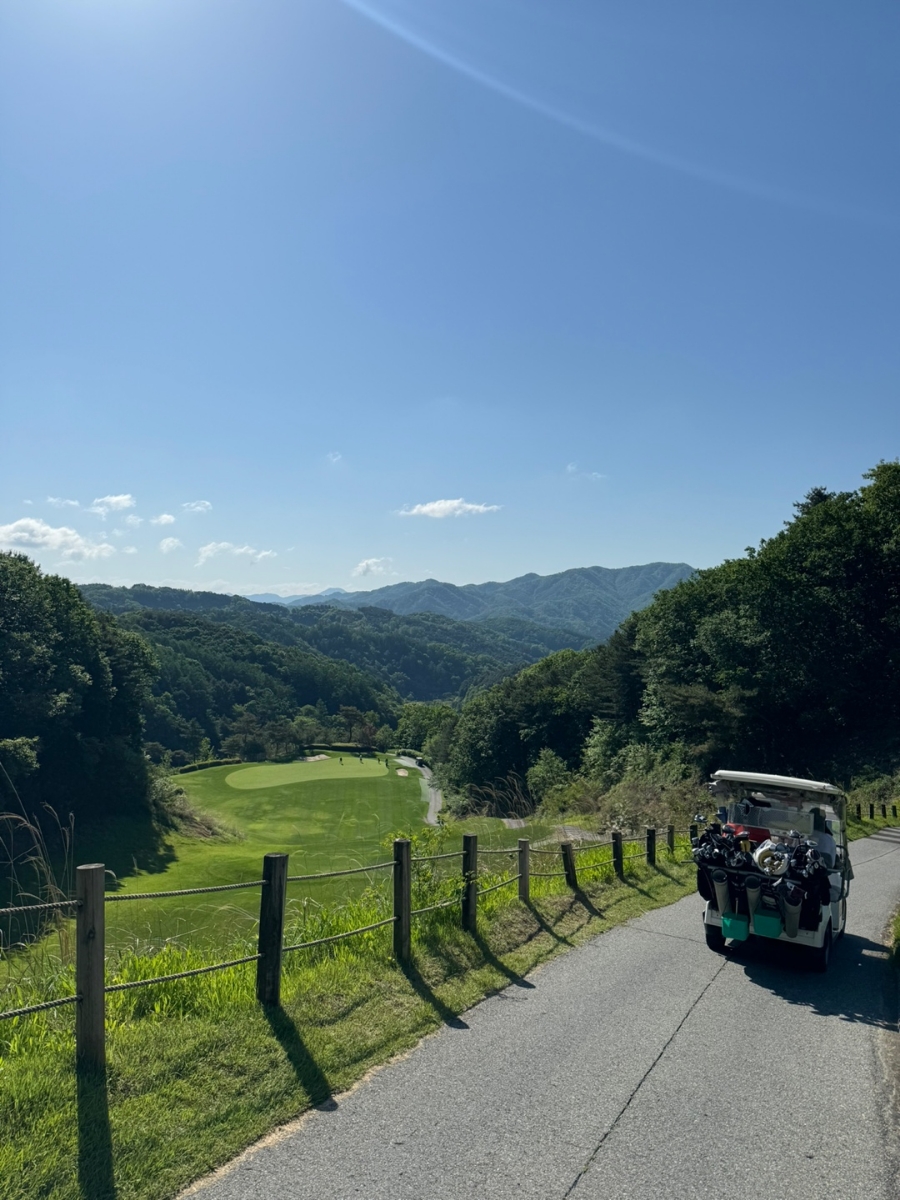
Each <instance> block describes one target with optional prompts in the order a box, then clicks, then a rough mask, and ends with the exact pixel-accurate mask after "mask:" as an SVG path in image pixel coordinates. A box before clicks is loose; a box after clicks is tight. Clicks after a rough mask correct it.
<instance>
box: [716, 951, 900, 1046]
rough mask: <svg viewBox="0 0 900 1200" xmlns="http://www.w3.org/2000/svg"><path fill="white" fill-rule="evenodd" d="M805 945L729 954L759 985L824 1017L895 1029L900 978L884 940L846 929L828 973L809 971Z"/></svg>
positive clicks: (833, 953)
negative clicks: (821, 973)
mask: <svg viewBox="0 0 900 1200" xmlns="http://www.w3.org/2000/svg"><path fill="white" fill-rule="evenodd" d="M802 951H803V947H799V946H789V945H787V944H786V943H784V942H771V943H768V944H767V943H765V942H764V941H762V940H761V939H756V944H755V945H753V944H747V945H746V947H744V946H742V947H741V949H740V950H739V951H737V953H735V952H734V951H732V952H731V953H730V955H729V957H730V958H731V959H732V960H733V961H734V962H735V964H736V965H740V967H741V968H742V969H743V970H744V972H745V974H746V975H747V977H748V978H749V979H751V980H752V981H753V982H754V983H756V984H757V985H759V986H760V987H764V988H766V989H767V990H768V991H770V992H772V993H773V994H774V995H776V996H780V997H781V998H782V999H784V1000H786V1001H787V1002H788V1003H789V1004H796V1005H799V1006H801V1007H803V1008H807V1009H809V1010H810V1011H811V1012H813V1013H815V1014H816V1015H818V1016H822V1017H838V1018H839V1019H840V1020H841V1021H849V1022H852V1023H854V1024H861V1025H871V1026H873V1027H874V1028H877V1029H887V1030H892V1031H893V1030H896V1028H897V981H896V974H895V972H894V970H893V967H892V965H891V962H890V951H889V950H888V948H887V946H884V945H882V944H881V943H880V942H873V941H870V940H869V939H868V938H864V937H860V936H858V935H857V934H852V933H846V934H845V935H844V936H843V937H842V938H841V939H840V940H839V941H838V942H837V943H836V945H835V946H834V949H833V950H832V954H831V963H830V965H829V967H828V971H827V972H826V973H825V974H824V975H818V974H815V973H814V972H812V971H810V969H809V966H808V961H809V960H808V959H807V957H806V955H805V954H803V952H802Z"/></svg>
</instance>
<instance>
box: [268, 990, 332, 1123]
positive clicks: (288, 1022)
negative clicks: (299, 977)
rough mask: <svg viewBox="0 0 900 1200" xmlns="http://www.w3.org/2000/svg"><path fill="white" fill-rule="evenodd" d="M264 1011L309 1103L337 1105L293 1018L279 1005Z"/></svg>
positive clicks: (328, 1084)
mask: <svg viewBox="0 0 900 1200" xmlns="http://www.w3.org/2000/svg"><path fill="white" fill-rule="evenodd" d="M263 1014H264V1016H265V1018H266V1020H267V1021H268V1022H269V1028H270V1029H271V1030H272V1033H273V1034H274V1035H275V1037H276V1038H277V1039H278V1041H279V1043H280V1045H281V1048H282V1050H283V1051H284V1053H285V1055H286V1056H287V1060H288V1062H289V1063H290V1064H291V1066H292V1067H293V1069H294V1074H295V1075H296V1076H297V1079H298V1081H299V1083H300V1084H301V1086H302V1087H303V1089H304V1091H305V1092H306V1094H307V1095H308V1096H309V1099H310V1103H311V1104H313V1105H314V1106H315V1107H317V1108H324V1109H326V1110H331V1109H335V1108H337V1101H336V1100H335V1099H334V1097H333V1095H332V1089H331V1084H330V1083H329V1082H328V1076H327V1075H326V1074H325V1072H324V1071H323V1070H322V1068H321V1067H320V1066H319V1064H318V1063H317V1062H316V1060H315V1059H314V1058H313V1056H312V1055H311V1054H310V1052H309V1050H308V1049H307V1048H306V1043H305V1042H304V1041H303V1038H302V1037H301V1036H300V1031H299V1029H298V1028H297V1026H296V1025H295V1024H294V1021H293V1018H292V1017H291V1016H289V1014H288V1013H286V1012H285V1011H284V1009H283V1008H282V1007H281V1006H280V1005H272V1006H265V1007H263Z"/></svg>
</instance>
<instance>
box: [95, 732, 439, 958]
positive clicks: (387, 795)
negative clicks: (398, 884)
mask: <svg viewBox="0 0 900 1200" xmlns="http://www.w3.org/2000/svg"><path fill="white" fill-rule="evenodd" d="M341 757H343V760H344V761H343V765H342V764H341V761H340V759H341ZM389 761H391V766H390V767H389V768H388V767H385V765H384V759H383V758H380V759H373V758H364V759H363V760H362V762H360V761H359V758H358V757H355V756H353V755H352V754H350V755H348V754H344V755H343V756H341V755H339V754H334V755H330V756H329V757H328V758H327V759H324V760H321V761H318V762H293V763H260V764H257V763H247V764H246V765H243V766H240V767H237V768H235V767H233V766H228V767H213V768H210V769H209V770H206V771H197V772H195V773H191V774H188V775H184V776H182V777H181V778H180V779H179V781H178V782H179V783H180V784H181V785H182V786H183V787H184V790H185V792H186V793H187V794H188V796H189V797H190V799H191V801H192V802H193V803H194V804H195V805H196V806H197V808H199V809H201V810H203V811H204V812H207V813H210V814H211V815H213V816H214V817H216V818H217V819H218V820H219V821H221V822H222V823H223V825H225V826H226V827H228V829H230V830H231V831H233V832H232V836H228V837H227V838H203V837H185V836H182V835H178V834H173V835H170V836H169V837H167V838H166V845H165V847H164V853H163V854H162V855H161V861H160V863H159V869H157V870H152V871H131V872H129V873H127V875H126V874H123V876H122V877H121V878H120V881H119V882H120V887H119V889H118V890H119V891H120V892H163V891H174V890H176V889H181V888H194V887H210V886H213V885H216V884H223V883H238V882H241V881H244V880H253V879H259V878H260V875H261V872H262V859H263V855H264V854H266V853H268V852H270V851H281V852H286V853H287V854H289V855H290V858H289V871H290V873H291V874H292V875H300V874H303V875H306V874H314V873H316V872H320V871H335V870H336V871H340V870H346V869H348V868H351V867H359V866H365V865H367V864H369V863H375V862H383V861H385V860H386V859H389V858H390V857H391V854H390V851H389V850H388V851H386V850H385V849H384V846H383V845H382V843H383V842H384V840H385V838H387V837H389V835H390V834H392V833H394V832H403V831H409V830H412V829H417V828H420V827H421V826H422V825H423V822H424V817H425V813H426V812H427V804H426V803H425V801H424V800H423V791H422V787H421V785H420V776H419V772H418V771H413V772H412V773H411V774H410V775H409V776H406V777H404V776H401V775H398V774H397V770H396V764H395V763H393V761H392V760H389ZM121 832H124V830H123V831H121ZM119 836H121V833H120V832H119V831H117V830H116V828H111V829H110V830H109V833H108V836H107V845H106V846H104V844H103V841H104V839H103V838H92V839H91V840H90V842H88V843H87V844H85V843H82V846H81V848H80V850H79V861H86V859H85V853H87V854H88V855H89V857H92V858H94V859H95V861H99V862H103V861H107V862H109V861H114V858H113V853H112V851H113V847H112V846H111V845H110V844H109V843H110V842H112V841H114V840H115V839H116V838H117V837H119ZM116 857H121V855H118V856H116ZM389 883H390V872H389V871H387V872H385V871H381V872H378V873H374V874H372V875H371V876H370V875H365V874H364V875H358V876H349V877H346V878H339V879H326V880H321V881H318V880H317V881H313V882H309V883H303V884H291V885H289V891H288V903H289V905H296V904H302V903H303V902H304V901H305V902H306V903H312V904H329V905H331V904H335V903H340V902H341V901H342V900H345V899H349V898H350V897H352V896H356V895H359V893H360V892H361V891H363V890H364V889H365V888H366V887H367V886H370V885H372V884H379V885H383V886H388V885H389ZM258 912H259V891H258V890H257V889H255V888H254V889H248V890H247V891H238V892H226V893H224V894H217V895H213V896H209V897H205V896H184V897H173V898H172V899H168V900H154V901H135V902H133V903H125V904H110V905H107V931H108V940H109V942H110V944H111V945H114V944H119V945H123V944H127V943H129V942H132V941H134V940H139V941H142V942H146V943H150V944H152V945H160V944H162V943H164V942H165V941H166V940H168V939H172V938H174V939H177V940H179V941H185V942H190V943H192V944H197V943H198V942H211V943H215V942H218V941H222V940H223V939H228V938H230V937H232V936H233V935H234V934H235V933H240V932H242V931H246V932H247V933H248V934H250V933H252V930H253V928H254V922H255V919H256V916H257V915H258Z"/></svg>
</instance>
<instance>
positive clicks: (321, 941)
mask: <svg viewBox="0 0 900 1200" xmlns="http://www.w3.org/2000/svg"><path fill="white" fill-rule="evenodd" d="M391 865H392V866H393V863H392V864H391ZM396 919H397V918H396V917H388V918H387V920H385V921H376V922H375V923H374V925H363V926H362V927H361V928H360V929H350V930H348V931H347V933H333V934H332V935H331V937H323V938H316V940H315V941H314V942H298V943H297V945H296V946H285V947H283V949H282V951H281V952H282V954H289V953H290V952H291V950H307V949H308V948H309V947H310V946H324V945H325V943H326V942H339V941H340V940H341V938H348V937H353V935H354V934H356V933H368V932H369V930H370V929H380V928H381V927H382V925H393V924H394V922H395V921H396Z"/></svg>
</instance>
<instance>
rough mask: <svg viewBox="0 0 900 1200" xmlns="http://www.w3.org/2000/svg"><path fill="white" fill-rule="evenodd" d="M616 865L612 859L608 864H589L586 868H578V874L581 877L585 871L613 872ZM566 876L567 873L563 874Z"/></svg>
mask: <svg viewBox="0 0 900 1200" xmlns="http://www.w3.org/2000/svg"><path fill="white" fill-rule="evenodd" d="M614 866H615V863H614V862H613V861H612V859H610V860H609V861H608V862H599V863H588V864H587V865H586V866H584V867H579V868H578V874H579V875H581V874H583V872H585V871H611V870H612V869H613V867H614ZM563 874H565V872H563Z"/></svg>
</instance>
